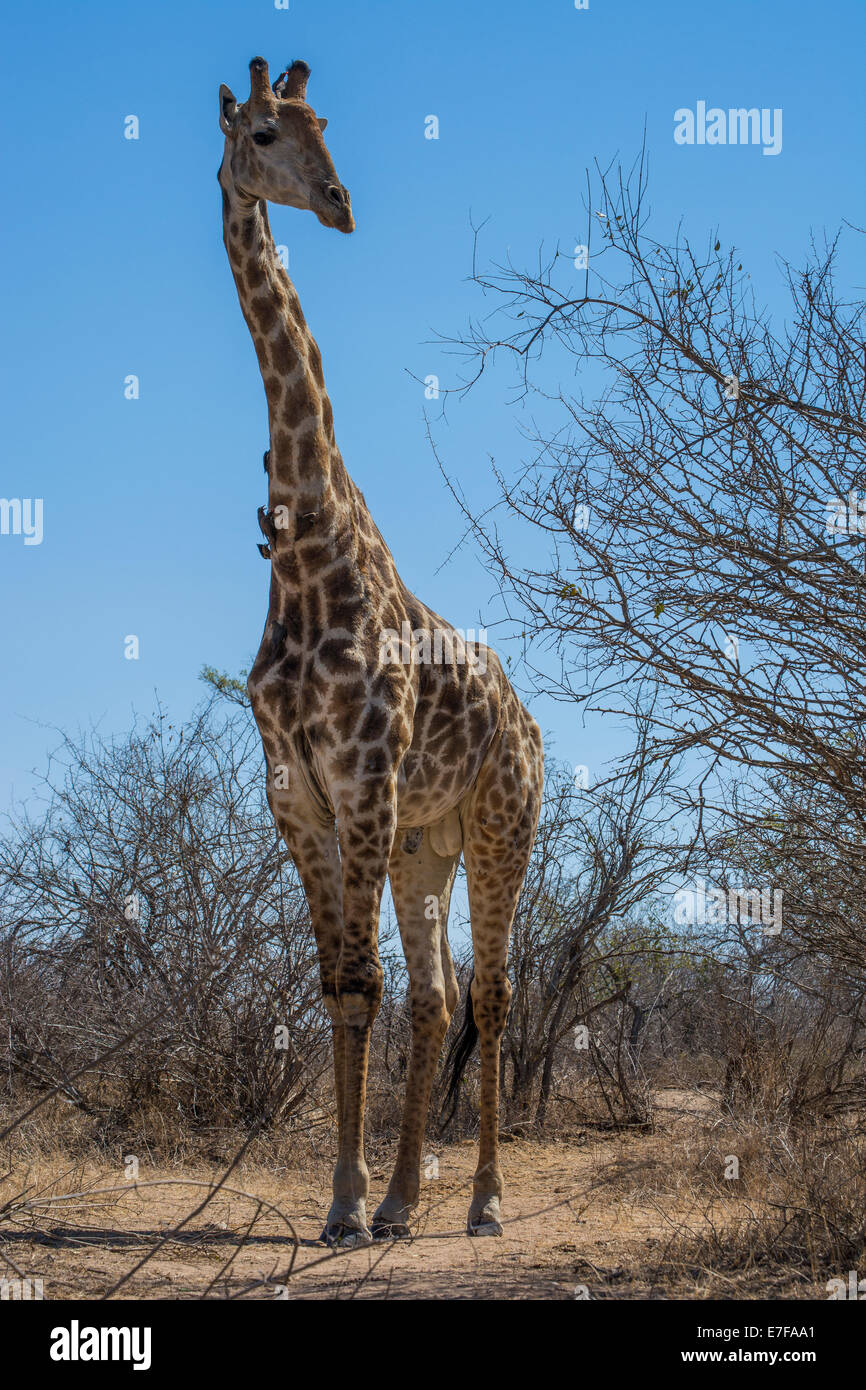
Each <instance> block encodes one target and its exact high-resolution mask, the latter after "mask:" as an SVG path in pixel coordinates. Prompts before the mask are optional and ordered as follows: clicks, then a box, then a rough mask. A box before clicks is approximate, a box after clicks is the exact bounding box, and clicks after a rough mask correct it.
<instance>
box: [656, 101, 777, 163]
mask: <svg viewBox="0 0 866 1390" xmlns="http://www.w3.org/2000/svg"><path fill="white" fill-rule="evenodd" d="M674 141H675V142H676V144H678V145H762V146H763V149H762V151H761V153H762V154H781V153H782V108H781V106H775V107H774V108H773V109H772V110H770V108H769V107H768V106H762V107H761V108H760V110H759V109H758V107H757V106H750V107H748V108H747V107H745V106H738V107H730V108H729V109H728V110H727V111H726V110H724V109H723V108H722V107H721V106H710V107H709V108H708V107H707V103H706V102H705V101H699V102H698V103H697V105H696V107H695V110H694V111H692V109H691V107H688V106H680V107H679V108H678V109H677V110H676V111H675V112H674Z"/></svg>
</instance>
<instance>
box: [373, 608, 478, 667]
mask: <svg viewBox="0 0 866 1390" xmlns="http://www.w3.org/2000/svg"><path fill="white" fill-rule="evenodd" d="M486 643H487V629H486V628H483V627H480V628H479V629H478V631H477V632H476V631H475V629H474V628H472V627H470V628H467V629H466V630H465V631H463V630H461V629H460V628H456V627H434V628H411V627H410V626H409V624H408V623H407V622H406V621H405V620H404V621H403V622H402V623H401V624H400V631H399V632H398V631H397V629H396V628H393V627H386V628H384V629H383V631H382V632H381V633H380V634H379V659H380V661H387V662H399V663H401V664H402V665H404V666H411V665H415V666H430V665H433V666H443V665H446V664H447V665H449V666H450V665H451V663H452V662H454V663H455V664H456V665H457V666H472V667H474V669H475V670H477V671H482V672H483V671H486V670H487V645H486Z"/></svg>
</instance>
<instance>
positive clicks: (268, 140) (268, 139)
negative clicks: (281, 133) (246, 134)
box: [253, 130, 277, 145]
mask: <svg viewBox="0 0 866 1390" xmlns="http://www.w3.org/2000/svg"><path fill="white" fill-rule="evenodd" d="M276 138H277V132H276V131H275V130H257V131H256V133H255V135H254V136H253V140H254V141H255V143H256V144H257V145H272V144H273V143H274V141H275V140H276Z"/></svg>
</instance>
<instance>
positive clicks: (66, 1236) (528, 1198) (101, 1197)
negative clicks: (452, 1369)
mask: <svg viewBox="0 0 866 1390" xmlns="http://www.w3.org/2000/svg"><path fill="white" fill-rule="evenodd" d="M698 1104H700V1098H698ZM665 1105H666V1107H667V1112H668V1119H669V1122H670V1123H671V1124H674V1125H675V1124H676V1123H678V1122H680V1121H681V1120H682V1119H683V1118H684V1117H685V1118H686V1119H687V1118H688V1115H689V1112H690V1111H693V1109H694V1105H695V1101H694V1098H686V1097H682V1098H681V1097H679V1096H678V1095H676V1094H671V1095H670V1096H668V1097H666V1100H665ZM657 1147H658V1138H657V1136H653V1135H646V1134H625V1135H621V1134H620V1135H610V1136H594V1135H587V1136H582V1137H578V1138H576V1139H574V1140H572V1141H570V1142H553V1143H538V1142H534V1141H529V1140H524V1139H519V1140H515V1141H513V1142H511V1143H507V1144H505V1145H504V1146H503V1167H504V1171H505V1181H506V1201H505V1204H504V1212H505V1219H506V1228H505V1235H504V1237H503V1238H502V1239H499V1240H497V1239H487V1240H470V1239H468V1238H467V1237H466V1236H465V1234H464V1223H465V1219H466V1210H467V1207H468V1202H469V1193H470V1190H471V1176H472V1169H473V1166H474V1162H475V1152H476V1150H475V1145H474V1143H472V1142H469V1141H467V1142H465V1143H461V1144H456V1145H451V1146H445V1147H441V1148H439V1149H438V1150H437V1159H438V1165H439V1167H438V1175H437V1176H435V1177H432V1176H431V1178H430V1180H429V1181H427V1182H425V1184H424V1187H423V1191H422V1207H421V1214H420V1217H419V1220H418V1227H417V1229H418V1234H417V1238H416V1239H413V1240H412V1241H401V1242H395V1243H388V1244H385V1245H376V1246H373V1247H371V1248H367V1249H362V1250H355V1251H347V1252H343V1253H332V1252H329V1251H327V1250H326V1249H325V1248H324V1247H323V1246H322V1245H321V1244H320V1243H319V1242H318V1239H317V1238H318V1235H319V1232H320V1231H321V1228H322V1224H323V1221H324V1217H325V1214H326V1212H327V1209H328V1204H329V1200H330V1191H329V1188H330V1175H329V1171H328V1166H327V1165H326V1164H325V1163H324V1162H322V1163H321V1164H318V1165H316V1164H313V1165H311V1167H310V1170H309V1171H304V1172H298V1171H289V1172H287V1173H285V1174H283V1175H280V1176H277V1175H275V1174H274V1173H273V1172H271V1171H265V1170H263V1169H256V1168H246V1169H244V1170H239V1171H236V1172H235V1173H233V1174H232V1176H231V1178H230V1179H229V1180H228V1186H229V1187H230V1188H231V1189H233V1190H232V1191H228V1190H224V1191H222V1192H220V1193H219V1194H218V1195H217V1196H216V1197H215V1198H214V1199H213V1200H212V1201H211V1202H210V1203H209V1205H208V1206H207V1207H206V1209H205V1210H204V1212H202V1213H201V1214H200V1215H199V1216H197V1217H195V1218H194V1219H193V1220H192V1221H190V1222H189V1223H188V1224H187V1225H186V1226H185V1227H184V1229H183V1230H181V1231H177V1232H176V1233H175V1234H173V1235H170V1236H169V1237H168V1239H167V1240H166V1242H165V1244H163V1245H162V1246H161V1248H158V1249H156V1247H157V1246H158V1245H159V1242H160V1240H161V1239H162V1238H163V1237H164V1235H165V1233H166V1232H168V1231H172V1230H173V1229H174V1228H176V1227H177V1224H178V1222H180V1221H182V1220H183V1218H184V1217H185V1216H187V1214H188V1213H189V1212H191V1211H192V1210H193V1209H194V1208H195V1206H196V1205H197V1203H199V1202H201V1201H202V1200H203V1198H204V1197H206V1196H207V1192H208V1189H209V1187H210V1186H211V1185H212V1183H213V1182H214V1180H215V1177H216V1176H217V1174H216V1173H215V1172H214V1171H208V1170H203V1169H199V1170H192V1169H189V1168H184V1169H179V1170H176V1171H173V1170H166V1169H162V1170H159V1171H157V1170H147V1169H146V1168H145V1167H144V1165H142V1167H141V1170H140V1172H139V1175H138V1184H137V1185H136V1184H134V1183H132V1182H128V1181H124V1178H123V1175H122V1174H120V1175H119V1174H118V1173H117V1171H116V1170H114V1171H110V1170H108V1169H106V1168H105V1167H102V1168H99V1167H97V1166H95V1165H91V1164H87V1165H79V1166H78V1167H77V1168H76V1169H75V1170H74V1171H69V1165H68V1164H66V1165H64V1166H63V1167H61V1165H60V1164H53V1165H49V1164H39V1165H34V1167H33V1168H32V1170H31V1171H30V1173H29V1175H28V1188H29V1190H30V1192H31V1193H32V1192H33V1191H34V1190H37V1189H45V1188H46V1185H48V1184H54V1186H53V1188H52V1189H50V1191H51V1193H52V1194H53V1195H55V1196H57V1195H63V1194H74V1193H81V1192H82V1191H83V1190H85V1189H86V1190H87V1195H86V1196H83V1197H75V1196H71V1197H70V1196H64V1199H63V1200H61V1201H57V1200H55V1201H53V1202H52V1203H51V1205H50V1206H49V1207H38V1208H36V1209H35V1210H34V1211H33V1212H31V1213H22V1215H21V1217H20V1219H19V1220H18V1221H17V1222H16V1224H14V1225H13V1226H12V1227H11V1229H10V1225H9V1224H8V1223H4V1225H3V1228H2V1231H3V1236H4V1239H3V1240H2V1241H0V1252H5V1253H6V1254H8V1255H9V1256H10V1257H11V1259H12V1260H14V1262H15V1265H17V1266H18V1268H19V1269H20V1270H22V1271H23V1272H24V1273H26V1274H27V1275H29V1276H31V1277H41V1278H42V1279H43V1281H44V1290H45V1297H46V1298H60V1299H75V1298H88V1297H89V1298H94V1297H97V1298H99V1297H103V1296H104V1295H105V1294H106V1293H107V1292H109V1290H111V1289H112V1288H113V1287H114V1286H115V1285H116V1284H117V1281H118V1280H120V1279H121V1278H122V1277H123V1276H124V1275H126V1274H128V1272H129V1271H131V1270H132V1269H133V1267H134V1266H135V1265H136V1264H137V1263H138V1262H139V1261H141V1260H144V1259H145V1257H146V1256H147V1255H148V1253H149V1252H151V1251H154V1252H155V1253H153V1254H152V1255H151V1257H150V1258H149V1259H148V1260H147V1262H146V1263H145V1264H143V1266H142V1267H141V1268H140V1269H139V1270H137V1272H135V1273H134V1274H132V1276H131V1277H130V1278H129V1279H128V1280H127V1281H126V1282H125V1283H124V1284H123V1285H122V1286H121V1287H120V1288H119V1289H117V1290H116V1292H114V1294H113V1297H116V1298H128V1297H135V1298H169V1299H188V1298H199V1297H201V1296H202V1295H203V1294H205V1295H207V1296H210V1297H217V1298H225V1297H227V1296H228V1297H241V1298H274V1297H279V1296H282V1297H289V1298H301V1299H303V1298H349V1297H355V1298H385V1297H389V1298H403V1299H406V1298H423V1299H438V1298H476V1299H477V1298H483V1299H573V1298H575V1297H578V1296H581V1294H582V1293H583V1290H585V1293H583V1296H589V1297H591V1298H666V1297H667V1298H670V1297H679V1298H683V1297H684V1298H688V1297H707V1296H708V1295H709V1294H710V1293H711V1292H712V1293H714V1294H715V1296H716V1297H719V1296H722V1297H724V1296H725V1293H724V1290H723V1288H720V1287H719V1286H718V1284H717V1285H716V1286H715V1288H714V1289H712V1290H711V1289H710V1288H709V1287H708V1286H707V1284H706V1280H705V1279H703V1278H702V1271H700V1270H694V1271H689V1270H686V1271H684V1272H683V1274H682V1277H681V1278H680V1279H679V1280H678V1281H677V1282H676V1287H673V1286H672V1283H671V1278H670V1274H669V1273H668V1274H667V1275H664V1274H660V1273H659V1266H660V1265H662V1264H663V1263H664V1261H665V1259H666V1255H667V1251H668V1249H669V1247H670V1244H671V1241H672V1238H673V1237H674V1236H675V1235H676V1233H677V1232H678V1231H680V1232H681V1231H683V1230H687V1231H692V1230H694V1231H697V1230H699V1229H700V1226H701V1223H702V1221H704V1220H705V1219H706V1212H705V1211H702V1210H700V1209H699V1208H698V1207H697V1206H696V1205H695V1204H694V1203H692V1204H691V1207H689V1203H688V1202H687V1201H684V1200H683V1199H682V1198H680V1199H679V1200H677V1198H676V1197H675V1196H674V1195H672V1193H671V1192H670V1190H668V1191H667V1192H666V1191H665V1190H664V1187H665V1184H664V1183H661V1182H659V1173H660V1169H659V1164H658V1161H657V1160H656V1161H655V1162H654V1155H655V1154H656V1150H657ZM662 1175H663V1174H662ZM23 1176H24V1175H23V1173H21V1172H19V1173H18V1174H17V1175H16V1180H15V1181H13V1180H12V1179H6V1180H5V1181H4V1182H3V1183H2V1185H0V1203H2V1202H3V1201H4V1200H8V1197H9V1196H10V1195H11V1193H12V1190H13V1187H14V1188H15V1189H16V1190H20V1187H21V1180H22V1177H23ZM371 1177H372V1199H373V1202H375V1201H377V1200H378V1199H379V1197H380V1195H381V1193H382V1192H383V1191H384V1188H385V1185H386V1182H387V1177H388V1172H387V1165H386V1163H385V1161H384V1157H380V1161H379V1163H374V1164H373V1165H371ZM148 1184H152V1185H148ZM106 1188H109V1189H114V1190H113V1191H110V1192H105V1191H100V1190H101V1189H106ZM262 1203H264V1204H265V1205H264V1206H261V1209H260V1210H259V1207H260V1204H262ZM267 1204H273V1205H272V1206H268V1205H267ZM257 1210H258V1216H257ZM254 1218H256V1219H255V1220H254ZM289 1222H291V1227H293V1228H294V1231H295V1232H296V1234H297V1237H298V1239H299V1241H300V1245H299V1246H298V1247H297V1249H296V1247H295V1242H294V1239H293V1234H292V1229H291V1228H290V1224H289ZM251 1223H253V1224H252V1226H251ZM245 1233H246V1234H245ZM244 1236H245V1239H244V1238H243V1237H244ZM6 1272H7V1273H11V1271H6ZM756 1279H757V1276H756ZM762 1294H763V1296H765V1297H766V1296H771V1297H772V1296H773V1294H772V1293H769V1295H768V1292H767V1290H766V1287H764V1288H763V1290H762V1289H760V1288H759V1287H758V1285H757V1283H755V1285H754V1287H749V1285H748V1282H747V1284H746V1286H745V1287H741V1288H739V1289H738V1291H737V1293H736V1294H735V1295H734V1296H736V1297H743V1296H746V1297H748V1296H750V1295H751V1296H752V1297H755V1296H762ZM807 1294H808V1290H806V1289H803V1290H802V1291H801V1293H800V1296H804V1295H807ZM728 1296H731V1295H728ZM775 1296H776V1297H789V1296H791V1295H790V1293H787V1292H782V1291H779V1292H778V1293H776V1294H775Z"/></svg>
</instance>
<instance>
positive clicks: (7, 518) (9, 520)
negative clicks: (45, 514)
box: [0, 497, 42, 545]
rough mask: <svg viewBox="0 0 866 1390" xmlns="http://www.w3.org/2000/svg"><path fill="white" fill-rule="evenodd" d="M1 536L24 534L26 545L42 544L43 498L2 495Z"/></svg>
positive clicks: (0, 503) (0, 511)
mask: <svg viewBox="0 0 866 1390" xmlns="http://www.w3.org/2000/svg"><path fill="white" fill-rule="evenodd" d="M0 536H23V537H24V544H25V545H41V544H42V498H41V497H0Z"/></svg>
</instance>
